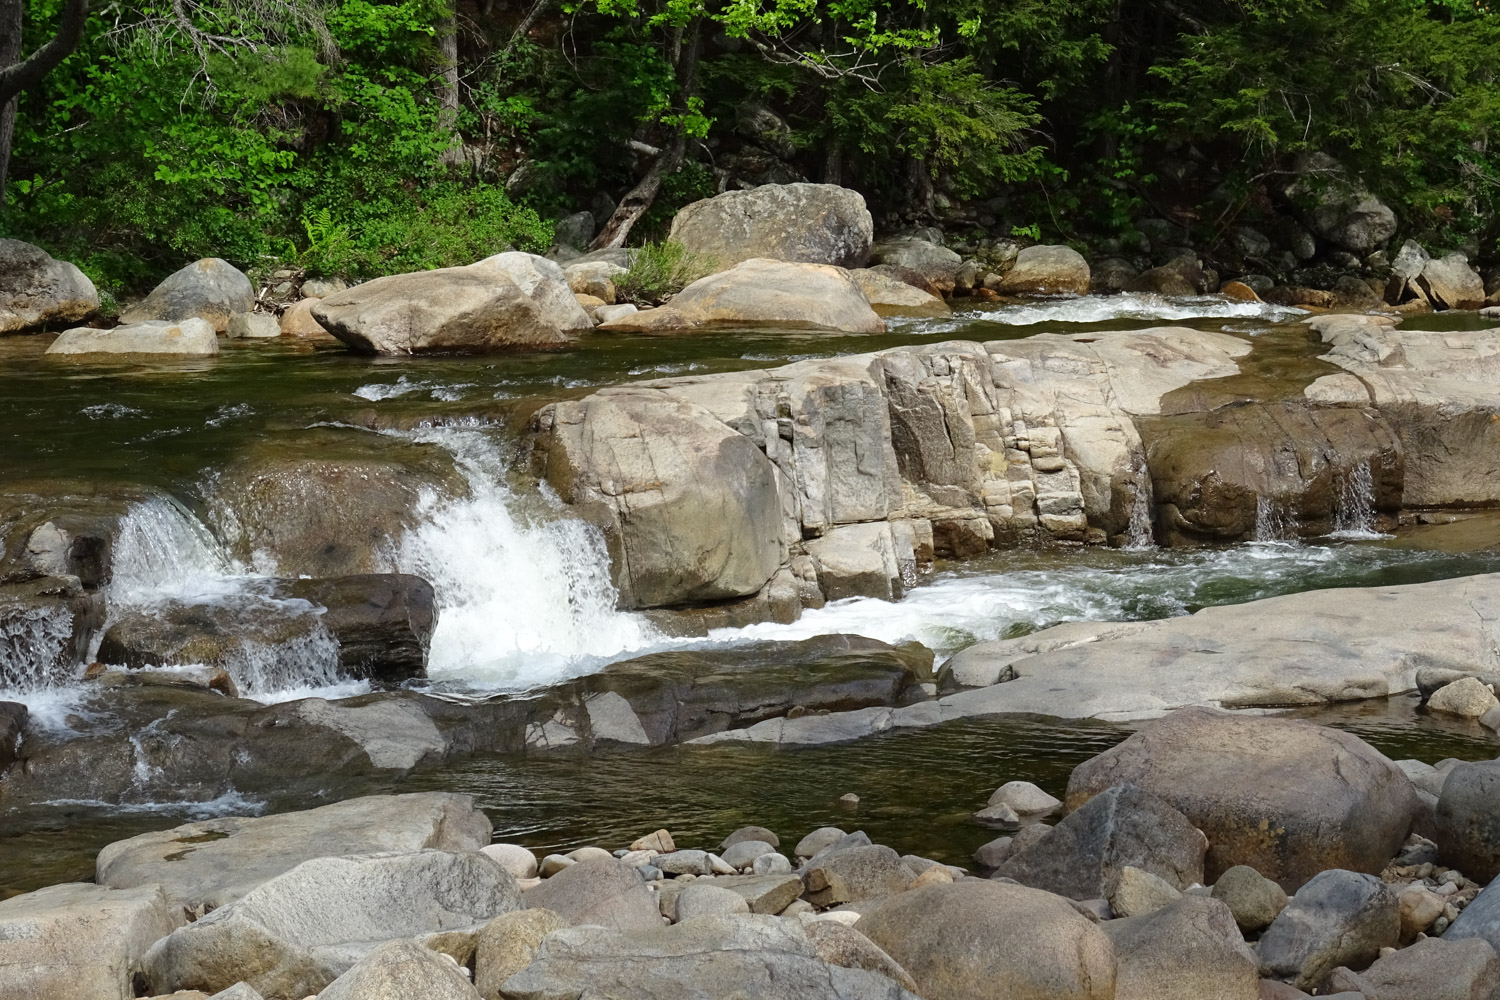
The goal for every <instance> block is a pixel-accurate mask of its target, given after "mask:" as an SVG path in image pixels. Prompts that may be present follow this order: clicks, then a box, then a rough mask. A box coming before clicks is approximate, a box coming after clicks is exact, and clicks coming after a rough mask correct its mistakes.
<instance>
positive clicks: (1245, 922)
mask: <svg viewBox="0 0 1500 1000" xmlns="http://www.w3.org/2000/svg"><path fill="white" fill-rule="evenodd" d="M1213 898H1214V899H1217V900H1219V901H1220V902H1222V903H1224V904H1225V905H1226V906H1228V907H1229V912H1230V913H1233V914H1234V920H1235V923H1237V924H1239V926H1240V929H1241V930H1243V931H1251V932H1254V931H1261V930H1264V929H1265V928H1267V927H1269V926H1271V921H1273V920H1275V919H1276V917H1277V916H1278V915H1279V914H1280V913H1281V911H1282V910H1284V909H1286V904H1287V903H1288V902H1289V900H1288V898H1287V894H1286V892H1285V891H1283V890H1282V888H1281V886H1279V885H1277V884H1276V883H1275V882H1272V881H1271V880H1270V879H1268V878H1266V877H1265V876H1264V875H1262V874H1261V873H1260V872H1258V871H1256V870H1255V869H1254V868H1251V867H1250V866H1249V865H1235V866H1234V867H1233V868H1231V869H1229V870H1228V871H1226V872H1225V873H1224V874H1223V875H1220V876H1219V878H1218V880H1217V881H1215V882H1214V887H1213Z"/></svg>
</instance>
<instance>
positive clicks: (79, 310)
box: [0, 239, 99, 334]
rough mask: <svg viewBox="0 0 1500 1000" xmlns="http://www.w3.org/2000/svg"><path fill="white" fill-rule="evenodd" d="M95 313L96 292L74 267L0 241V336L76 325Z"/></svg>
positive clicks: (16, 242)
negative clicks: (50, 325)
mask: <svg viewBox="0 0 1500 1000" xmlns="http://www.w3.org/2000/svg"><path fill="white" fill-rule="evenodd" d="M98 311H99V292H98V290H97V289H96V288H94V283H93V282H92V281H90V280H89V279H88V276H87V275H85V274H84V273H83V272H82V271H80V270H79V269H78V267H77V266H76V265H74V264H70V263H68V262H67V261H64V260H56V259H54V258H53V257H52V256H51V255H50V254H48V253H47V252H46V251H45V250H43V249H42V248H41V247H34V246H32V245H31V244H30V243H22V242H21V241H20V240H4V239H0V334H7V333H20V332H23V331H26V330H34V329H37V328H39V327H43V326H47V325H49V324H54V323H79V322H82V321H83V320H86V319H88V318H89V317H90V316H92V315H93V314H94V313H96V312H98Z"/></svg>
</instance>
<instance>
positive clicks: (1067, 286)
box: [996, 246, 1089, 295]
mask: <svg viewBox="0 0 1500 1000" xmlns="http://www.w3.org/2000/svg"><path fill="white" fill-rule="evenodd" d="M996 290H997V291H998V292H999V293H1000V294H1001V295H1087V294H1088V293H1089V262H1088V261H1086V260H1084V259H1083V254H1081V253H1079V252H1078V251H1077V250H1074V249H1073V248H1072V247H1066V246H1034V247H1026V248H1025V249H1024V250H1022V251H1021V252H1020V253H1019V254H1017V255H1016V262H1015V263H1014V264H1013V265H1011V269H1010V270H1009V271H1006V272H1005V274H1004V275H1003V276H1002V277H1001V279H1000V285H999V288H998V289H996Z"/></svg>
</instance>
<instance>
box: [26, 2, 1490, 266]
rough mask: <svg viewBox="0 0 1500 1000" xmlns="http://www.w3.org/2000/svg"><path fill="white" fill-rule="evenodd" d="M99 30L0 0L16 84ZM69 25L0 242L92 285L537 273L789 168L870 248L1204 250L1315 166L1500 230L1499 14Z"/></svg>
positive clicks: (29, 87)
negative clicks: (829, 187)
mask: <svg viewBox="0 0 1500 1000" xmlns="http://www.w3.org/2000/svg"><path fill="white" fill-rule="evenodd" d="M78 8H79V2H78V0H4V2H3V3H0V21H3V24H0V27H4V26H6V25H8V26H10V30H9V31H7V32H6V40H7V43H6V44H4V45H0V96H3V94H4V93H5V92H6V91H5V89H4V86H3V84H4V82H5V77H4V75H3V74H4V73H6V72H9V71H7V70H5V68H4V67H6V66H10V67H11V68H12V70H13V69H14V68H15V67H17V66H20V65H24V61H25V60H26V58H27V57H28V56H31V55H32V54H35V53H38V52H39V51H42V50H44V49H46V47H47V46H48V44H49V42H51V40H52V39H54V37H57V36H59V33H62V34H64V35H66V33H67V29H68V24H69V23H70V21H69V18H70V17H73V18H76V15H77V14H78ZM17 24H21V25H24V30H23V32H22V33H21V44H20V45H19V46H17V45H15V44H14V42H15V40H16V33H15V30H14V27H15V25H17ZM82 24H83V26H82V30H81V32H80V33H79V37H78V38H77V40H76V42H77V44H76V46H74V47H72V49H71V51H70V52H69V53H68V54H67V55H66V56H65V57H63V58H61V59H60V60H59V61H58V62H57V65H56V66H55V68H52V69H51V70H50V72H46V73H45V75H42V76H41V78H40V79H39V80H33V81H29V82H27V81H22V82H23V83H25V86H24V89H22V90H21V92H20V96H19V98H18V103H17V106H16V114H15V119H14V134H13V137H6V136H4V133H5V131H6V129H5V127H4V126H0V151H7V152H8V153H9V171H8V179H7V184H6V191H5V195H6V202H5V208H4V215H3V220H0V231H3V233H4V235H8V236H14V237H17V238H20V239H24V240H27V241H30V242H34V243H37V244H39V245H42V246H44V247H46V248H47V249H48V250H50V251H52V252H53V253H56V254H59V255H64V256H66V257H68V258H69V259H72V260H75V261H77V262H79V263H80V265H81V266H83V267H84V268H85V270H86V271H88V272H89V274H90V275H91V276H92V277H93V278H95V280H96V281H98V282H99V283H100V285H101V287H103V288H105V289H106V290H116V289H131V288H137V287H141V286H143V285H149V284H150V283H151V282H152V281H153V280H154V279H156V278H158V277H160V276H161V275H162V274H165V273H167V272H169V271H171V270H172V269H174V268H176V267H178V266H180V265H181V264H182V263H184V262H186V261H188V260H192V259H195V258H198V257H203V256H210V255H213V256H221V257H225V258H227V259H229V260H231V261H232V262H234V263H236V264H238V265H240V266H242V267H245V268H247V269H250V270H252V271H261V272H267V271H269V270H272V269H274V268H276V267H279V266H284V265H288V264H290V265H294V266H300V267H303V268H306V269H308V270H309V271H314V272H317V273H325V274H338V275H342V276H345V277H350V278H364V277H370V276H373V275H376V274H382V273H392V272H397V271H402V270H411V269H413V268H419V267H434V266H443V265H447V264H458V263H469V262H471V261H472V260H474V259H477V258H478V257H481V256H484V255H485V254H487V253H489V252H493V251H494V250H495V249H498V248H500V246H501V245H502V244H510V245H512V246H515V247H517V248H519V249H526V250H533V251H542V250H545V249H546V248H547V247H548V246H549V245H551V243H552V242H553V240H554V232H553V224H554V221H556V220H563V219H566V218H567V217H569V216H570V215H572V216H576V215H577V213H579V212H589V213H591V218H592V219H593V220H594V223H593V225H589V226H587V227H586V228H587V229H588V231H589V232H588V234H582V233H579V232H578V231H577V230H576V229H570V230H565V232H564V233H563V234H561V236H560V238H563V239H571V240H572V241H574V242H577V243H580V244H581V243H585V242H590V241H591V242H593V244H594V245H595V246H603V245H611V244H613V245H620V244H625V243H630V244H636V243H640V242H642V241H646V240H654V239H660V238H661V237H662V236H664V235H665V227H666V223H667V221H668V220H669V219H670V217H671V214H672V212H673V211H674V210H675V209H676V208H677V207H679V206H680V205H682V204H684V203H686V202H688V201H692V200H695V199H698V198H701V197H704V196H707V195H711V194H713V193H715V192H716V191H719V190H724V189H727V188H732V187H736V186H743V185H753V184H757V183H765V182H776V181H790V180H797V179H807V180H813V181H830V182H834V183H840V184H844V185H847V186H850V187H854V188H856V189H858V190H860V191H861V192H862V193H863V194H864V195H865V197H866V199H867V201H868V202H869V204H870V206H871V208H872V211H873V212H874V214H875V218H876V222H877V225H879V226H881V227H883V228H896V227H898V226H900V225H905V224H913V223H918V224H920V223H932V222H936V223H939V224H947V225H950V226H951V225H953V224H956V223H955V220H959V219H961V224H962V225H964V226H968V227H979V228H983V229H985V230H986V231H988V232H991V233H999V234H1002V235H1007V236H1008V235H1010V234H1011V233H1012V232H1013V231H1018V230H1019V231H1027V230H1033V227H1034V230H1033V231H1035V232H1037V233H1038V234H1039V235H1041V236H1042V237H1044V238H1046V239H1049V240H1054V241H1069V240H1072V241H1081V240H1086V239H1091V238H1095V237H1108V238H1111V239H1116V240H1121V241H1124V242H1125V244H1126V245H1128V244H1129V241H1130V240H1131V239H1132V238H1133V237H1135V236H1136V235H1137V234H1138V231H1139V228H1140V227H1139V223H1140V222H1141V220H1143V219H1163V218H1164V219H1167V220H1169V221H1170V222H1172V223H1173V224H1174V225H1176V226H1178V227H1180V228H1181V229H1182V230H1183V231H1186V232H1188V233H1190V234H1191V236H1192V239H1193V240H1194V242H1195V244H1197V245H1202V246H1208V247H1212V246H1213V245H1214V244H1215V242H1216V241H1222V240H1226V239H1228V238H1229V236H1228V234H1229V233H1231V232H1232V230H1233V227H1235V226H1237V225H1240V224H1244V223H1247V222H1257V221H1259V220H1262V219H1263V218H1265V217H1267V216H1268V215H1269V214H1270V213H1271V212H1272V211H1273V209H1274V208H1275V205H1276V203H1277V202H1278V200H1279V199H1282V198H1284V197H1285V195H1284V191H1285V188H1286V184H1287V181H1288V175H1289V172H1291V171H1292V170H1293V169H1294V164H1295V163H1296V159H1295V158H1296V157H1297V156H1298V154H1305V153H1309V152H1319V153H1325V154H1328V155H1330V156H1332V157H1333V158H1334V160H1336V161H1337V162H1338V163H1339V164H1341V165H1342V167H1343V168H1344V169H1347V170H1349V171H1352V172H1354V173H1356V174H1357V175H1358V176H1359V177H1360V178H1361V179H1362V180H1363V182H1364V184H1365V185H1366V186H1368V187H1369V189H1370V190H1371V191H1372V192H1373V193H1374V194H1375V195H1377V196H1378V197H1379V198H1381V199H1382V200H1384V201H1385V202H1386V203H1388V204H1390V205H1391V206H1392V207H1393V208H1395V210H1396V212H1397V215H1398V217H1399V219H1400V221H1401V226H1402V233H1401V236H1417V237H1419V238H1422V239H1424V240H1427V241H1430V242H1435V243H1436V244H1438V245H1448V246H1453V247H1455V248H1461V249H1464V250H1466V251H1467V252H1468V253H1469V254H1470V256H1471V257H1472V256H1475V255H1482V256H1491V255H1493V254H1494V253H1495V249H1496V240H1497V237H1500V222H1497V221H1496V220H1497V218H1500V216H1497V213H1496V211H1495V209H1496V204H1497V201H1500V149H1497V148H1496V145H1495V143H1496V137H1495V136H1494V135H1492V134H1491V133H1492V132H1493V130H1494V129H1495V127H1496V123H1500V60H1496V58H1495V55H1494V54H1495V52H1497V51H1500V10H1496V9H1494V8H1492V7H1490V6H1487V5H1486V3H1485V2H1483V0H1479V2H1476V0H1328V2H1321V3H1307V2H1303V0H1174V2H1147V0H1067V2H1060V3H1053V2H1041V0H1020V2H1016V3H1006V4H986V3H979V2H976V0H928V2H921V0H834V2H826V0H777V2H772V3H759V2H749V0H722V2H715V3H712V4H699V3H695V2H691V0H215V2H213V3H208V2H199V0H119V2H116V3H110V4H105V3H102V2H99V0H95V3H94V5H93V8H92V9H91V10H89V11H88V12H87V13H86V15H85V19H84V21H83V22H82ZM64 40H65V41H66V40H67V39H66V38H65V39H64ZM54 51H55V46H54ZM33 75H35V74H33ZM12 76H14V74H13V73H12ZM7 138H9V141H8V142H7V141H6V139H7ZM7 145H8V146H9V149H8V150H5V149H4V147H6V146H7ZM1314 182H1316V179H1314ZM960 207H964V208H966V209H967V211H965V212H964V213H962V214H961V215H960V214H959V213H958V209H959V208H960ZM595 229H597V230H599V231H598V232H597V234H595V233H594V230H595ZM580 249H586V247H580Z"/></svg>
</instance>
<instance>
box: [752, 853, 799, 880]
mask: <svg viewBox="0 0 1500 1000" xmlns="http://www.w3.org/2000/svg"><path fill="white" fill-rule="evenodd" d="M750 868H751V870H752V871H753V872H755V874H757V875H788V874H790V873H791V871H792V862H791V859H789V858H788V857H787V856H786V855H785V854H776V853H774V852H773V853H771V854H762V855H761V856H760V857H758V858H756V859H755V861H754V862H753V863H752V864H751V866H750Z"/></svg>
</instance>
